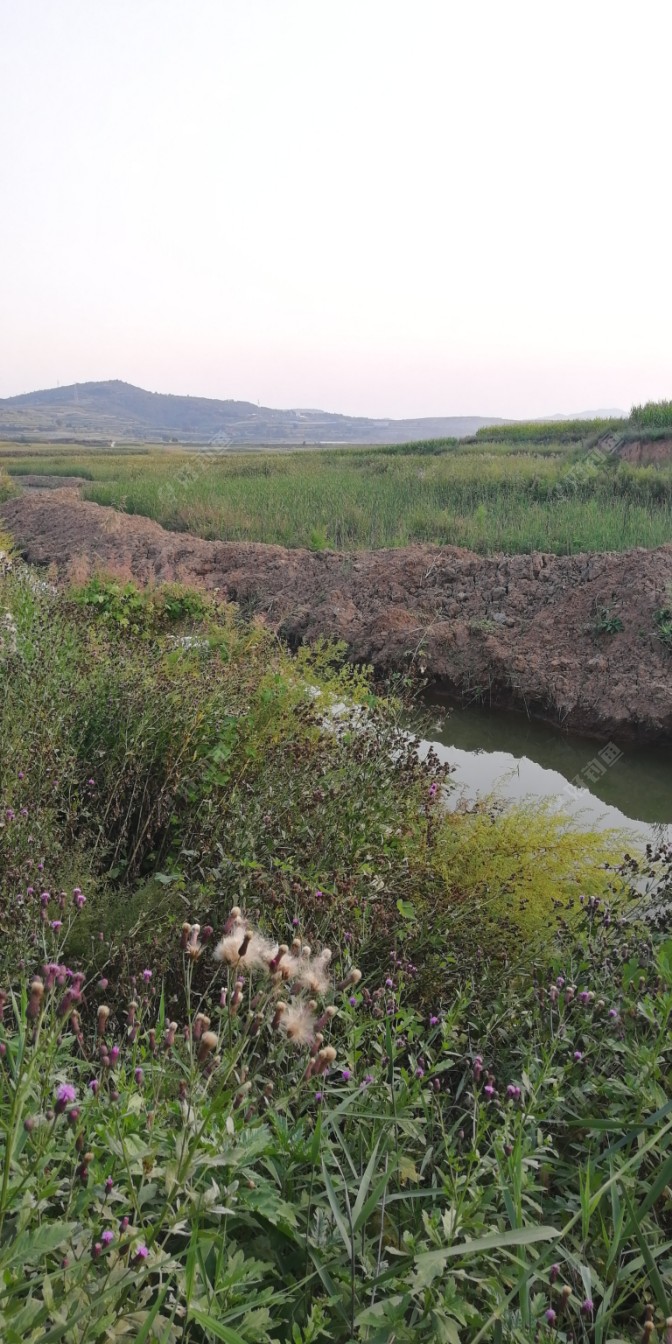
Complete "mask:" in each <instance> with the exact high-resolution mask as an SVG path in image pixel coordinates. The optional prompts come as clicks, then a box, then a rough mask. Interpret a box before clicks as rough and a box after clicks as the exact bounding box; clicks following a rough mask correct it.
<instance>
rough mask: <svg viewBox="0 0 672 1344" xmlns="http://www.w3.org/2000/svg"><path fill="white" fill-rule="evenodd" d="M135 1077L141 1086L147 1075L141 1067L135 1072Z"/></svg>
mask: <svg viewBox="0 0 672 1344" xmlns="http://www.w3.org/2000/svg"><path fill="white" fill-rule="evenodd" d="M133 1077H134V1078H135V1081H136V1083H137V1084H138V1086H139V1085H140V1084H141V1083H142V1082H143V1081H144V1077H145V1075H144V1072H143V1070H142V1069H141V1068H137V1069H136V1070H135V1073H134V1075H133Z"/></svg>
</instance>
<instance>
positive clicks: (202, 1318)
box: [188, 1307, 246, 1344]
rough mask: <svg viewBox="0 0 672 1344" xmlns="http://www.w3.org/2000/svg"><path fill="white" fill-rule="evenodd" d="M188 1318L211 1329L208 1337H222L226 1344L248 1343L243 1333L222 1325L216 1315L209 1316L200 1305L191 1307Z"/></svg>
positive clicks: (206, 1328)
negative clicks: (240, 1333)
mask: <svg viewBox="0 0 672 1344" xmlns="http://www.w3.org/2000/svg"><path fill="white" fill-rule="evenodd" d="M188 1319H189V1320H190V1321H195V1323H196V1325H202V1326H203V1328H204V1330H207V1331H209V1334H208V1338H212V1339H222V1340H224V1344H246V1341H245V1340H244V1339H243V1336H242V1335H239V1334H238V1331H237V1330H231V1329H229V1326H228V1325H222V1324H221V1321H217V1320H215V1318H214V1316H209V1315H208V1313H207V1312H206V1311H201V1310H200V1308H199V1307H191V1308H190V1310H189V1316H188Z"/></svg>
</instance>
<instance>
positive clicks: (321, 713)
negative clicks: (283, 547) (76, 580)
mask: <svg viewBox="0 0 672 1344" xmlns="http://www.w3.org/2000/svg"><path fill="white" fill-rule="evenodd" d="M1 570H2V572H1V573H0V611H1V613H2V624H1V627H0V693H1V694H2V714H1V715H0V804H1V808H0V817H1V821H0V911H1V912H2V914H1V916H0V921H1V927H2V935H3V936H2V940H1V942H0V1008H1V1010H2V1011H1V1012H0V1070H1V1071H2V1081H3V1085H2V1089H1V1091H0V1124H1V1125H2V1129H3V1134H4V1147H3V1152H2V1155H0V1270H1V1271H2V1273H1V1274H0V1326H1V1330H2V1338H3V1341H7V1344H25V1342H26V1341H28V1342H30V1341H47V1340H54V1341H56V1340H61V1339H62V1340H73V1341H77V1344H102V1341H104V1340H109V1339H111V1338H133V1339H134V1340H136V1341H156V1342H157V1344H158V1341H163V1342H164V1344H165V1342H168V1344H173V1342H174V1344H178V1341H187V1342H188V1344H206V1341H211V1340H223V1341H225V1344H259V1341H261V1344H263V1342H264V1341H267V1342H269V1344H308V1342H309V1341H317V1340H328V1341H334V1342H335V1344H348V1342H350V1341H362V1344H385V1342H387V1341H389V1340H390V1339H391V1338H392V1337H394V1338H395V1340H398V1341H408V1342H409V1344H410V1341H414V1342H415V1341H427V1344H429V1342H430V1341H435V1340H442V1341H446V1344H481V1341H486V1340H487V1341H490V1340H492V1339H498V1340H500V1341H502V1344H523V1341H527V1340H529V1339H530V1338H533V1337H534V1338H538V1339H539V1340H548V1341H553V1340H557V1339H562V1338H564V1339H567V1340H571V1341H575V1344H579V1342H580V1341H581V1342H582V1344H585V1341H586V1340H590V1341H595V1344H598V1342H601V1344H604V1341H606V1340H607V1339H617V1338H618V1339H625V1340H627V1341H633V1342H634V1341H635V1340H639V1339H640V1338H641V1337H642V1329H643V1323H644V1322H646V1321H647V1320H651V1321H652V1322H653V1324H654V1325H655V1326H656V1327H657V1328H658V1329H659V1337H660V1338H661V1339H662V1338H664V1330H665V1319H666V1316H667V1313H668V1310H669V1302H670V1298H671V1295H672V1260H671V1258H670V1254H669V1238H670V1192H669V1187H668V1182H669V1180H670V1170H671V1169H672V1155H671V1153H672V1149H671V1145H670V1137H671V1135H672V1121H671V1120H670V1118H669V1114H668V1112H669V1105H670V1103H669V1102H668V1100H667V1082H666V1080H667V1078H668V1076H669V1067H670V1039H671V1038H670V1031H669V1024H670V1015H671V1013H672V947H671V946H670V944H669V943H668V942H666V941H665V938H664V935H662V934H659V933H658V932H657V926H656V920H655V918H652V917H651V916H652V913H653V910H654V909H655V905H656V902H657V903H658V905H660V903H661V902H662V903H663V905H664V903H665V901H666V900H667V899H668V894H669V890H670V880H669V858H666V857H665V856H650V861H649V863H648V865H647V871H648V876H647V878H646V881H645V880H644V878H643V875H640V874H639V873H638V866H637V863H636V862H635V861H634V860H630V861H628V862H626V863H625V864H623V865H621V866H619V864H618V861H616V866H614V842H613V841H611V840H609V838H607V840H606V841H605V838H604V837H601V838H598V837H594V836H590V835H585V836H584V835H578V834H576V833H575V832H572V831H571V830H569V829H567V828H566V826H565V824H564V823H563V821H562V819H561V818H558V817H557V816H551V815H550V814H548V813H546V812H544V810H543V809H542V810H535V809H513V810H512V811H510V812H509V813H507V814H506V815H504V816H502V815H501V813H500V812H499V810H497V809H488V808H487V807H485V808H481V809H479V810H477V811H475V812H473V813H468V814H463V813H458V814H450V813H446V812H445V811H444V808H443V802H442V798H443V792H444V790H445V789H446V788H449V777H448V775H447V772H446V769H445V767H440V766H439V765H438V762H437V761H436V760H435V759H433V758H432V757H431V756H430V757H429V758H428V759H427V760H426V761H424V762H421V761H420V760H419V759H418V758H417V757H416V755H415V752H414V749H413V743H412V741H410V740H409V739H408V738H407V737H406V736H405V735H403V734H401V733H400V732H399V730H398V727H397V710H396V707H395V702H394V701H393V700H391V699H389V698H388V699H378V698H377V697H375V696H374V695H373V691H372V687H371V684H370V681H369V678H368V676H367V673H366V670H363V671H356V670H353V669H352V668H349V667H346V666H345V665H344V664H343V662H342V651H340V650H339V649H336V648H329V647H327V646H320V647H318V648H316V649H314V650H310V649H308V648H306V649H303V650H301V651H300V652H299V654H298V656H297V657H295V658H290V657H289V655H288V654H287V653H286V651H285V650H284V649H283V648H282V646H281V645H280V644H279V643H278V642H277V641H276V640H275V639H274V638H273V637H272V636H271V635H270V634H269V633H268V632H267V631H266V630H265V629H264V628H263V627H261V626H258V625H255V624H254V623H252V624H249V623H245V622H243V621H242V620H241V617H240V614H239V613H237V612H236V610H235V608H231V607H223V606H221V605H218V604H217V602H216V601H213V600H212V599H207V598H205V597H204V596H203V595H202V594H198V593H193V592H190V591H189V590H186V589H180V588H175V587H174V586H173V587H171V586H169V585H167V586H165V587H163V588H161V589H159V590H156V591H151V590H148V591H146V592H144V593H141V592H139V591H138V590H137V589H135V588H134V587H133V586H132V585H131V584H120V583H118V582H111V581H106V580H104V579H103V578H102V577H101V578H97V579H93V580H91V581H90V582H89V583H88V585H87V586H86V588H84V589H79V590H75V591H73V592H71V593H69V594H65V595H60V596H59V594H58V593H57V592H56V591H55V590H54V589H53V588H52V587H51V585H50V584H49V582H48V580H47V579H45V578H44V577H39V576H37V575H36V574H35V573H34V572H32V571H30V570H29V569H27V568H25V567H24V566H22V565H20V564H19V563H18V562H16V561H14V562H11V561H9V560H8V558H7V555H6V554H5V556H4V557H3V559H2V563H1ZM605 846H611V851H612V852H611V853H610V852H609V850H608V849H607V848H605ZM647 912H648V914H649V918H648V920H647V921H646V922H642V921H641V919H640V916H641V915H643V914H644V913H647ZM648 1337H649V1336H648V1334H647V1338H648Z"/></svg>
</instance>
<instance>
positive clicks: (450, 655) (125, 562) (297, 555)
mask: <svg viewBox="0 0 672 1344" xmlns="http://www.w3.org/2000/svg"><path fill="white" fill-rule="evenodd" d="M0 515H1V517H2V519H3V521H4V523H5V525H6V526H7V527H8V528H9V530H10V532H11V533H12V534H13V536H14V538H15V540H16V542H17V544H18V545H19V547H20V548H21V549H22V550H23V552H24V554H25V556H26V558H27V559H28V560H30V561H31V562H33V563H35V564H40V565H48V564H51V565H53V566H54V567H55V570H56V571H57V572H58V574H59V575H60V576H62V577H74V578H76V579H77V580H82V579H83V578H84V577H85V576H86V575H87V574H88V573H90V572H92V571H93V570H96V569H98V570H106V571H108V572H110V571H111V572H114V573H116V574H119V575H122V576H125V577H131V576H132V577H133V578H135V579H137V580H138V581H140V582H143V583H144V582H162V581H166V580H179V581H180V582H185V583H189V584H196V585H200V586H202V587H204V588H207V589H210V590H213V589H218V590H219V591H220V592H221V594H222V595H223V596H227V597H228V598H230V599H231V600H232V601H234V600H235V601H237V602H239V603H241V604H242V605H243V606H244V607H245V608H246V609H248V610H254V611H256V612H257V613H259V614H263V616H264V618H265V619H266V621H267V622H268V623H269V624H270V625H272V626H273V627H274V628H275V629H277V630H278V631H279V632H280V633H282V634H283V635H284V636H285V637H286V638H288V639H290V640H294V641H295V640H299V639H304V638H305V639H315V638H316V637H317V636H320V635H324V636H328V637H330V638H338V639H344V640H346V641H347V643H348V646H349V648H350V650H351V653H352V656H353V658H356V659H360V660H364V661H367V662H371V663H373V664H374V666H375V667H376V668H378V669H380V670H381V671H390V670H391V669H403V668H406V667H408V665H409V663H410V662H411V661H413V662H414V663H415V664H416V665H419V666H421V667H423V668H425V669H426V671H427V673H428V674H429V675H430V676H432V677H435V678H436V679H437V680H440V681H441V682H442V683H443V685H444V686H445V689H446V690H447V691H449V692H451V693H452V694H455V695H458V696H461V697H463V698H464V699H465V700H467V701H468V700H472V699H477V698H479V697H482V698H484V699H485V700H486V701H488V702H491V703H493V704H496V705H500V706H504V707H510V708H514V707H516V708H522V709H527V711H528V712H529V713H530V714H532V715H535V716H539V717H544V718H546V719H550V720H553V721H554V722H556V723H559V724H563V725H564V726H565V727H567V728H571V729H572V730H574V731H579V732H587V733H591V734H594V735H595V736H599V737H601V738H604V739H608V738H610V737H613V738H620V739H638V740H641V741H654V740H657V741H671V742H672V654H671V653H668V652H667V651H666V649H665V648H664V646H663V645H662V643H661V642H660V640H659V638H658V636H657V634H656V626H655V620H654V613H655V612H656V610H657V609H659V608H660V607H662V606H663V605H665V603H666V600H667V598H666V595H667V591H668V586H669V585H672V546H664V547H660V548H659V549H658V550H655V551H646V550H640V549H638V550H634V551H627V552H623V553H621V554H617V553H609V554H588V555H575V556H555V555H545V554H533V555H516V556H490V557H486V558H483V557H481V556H477V555H474V554H473V553H472V552H470V551H465V550H460V549H458V548H457V547H453V546H441V547H439V546H413V547H409V548H407V549H405V550H386V551H369V552H355V553H352V554H347V555H343V554H338V553H336V552H333V551H322V552H310V551H304V550H285V549H283V548H282V547H280V546H264V545H257V544H254V543H228V542H214V541H202V540H200V539H199V538H196V537H191V536H187V535H185V534H183V533H173V532H166V531H165V530H164V529H163V528H162V527H159V526H158V524H156V523H153V522H150V521H148V520H147V519H145V518H139V517H129V516H128V515H125V514H120V513H116V512H114V511H113V510H111V509H105V508H101V507H100V506H99V505H97V504H90V503H86V502H83V501H82V500H80V499H79V498H78V496H77V494H76V493H75V491H73V490H67V489H64V490H49V491H46V490H45V491H30V492H29V493H26V494H24V495H21V496H19V497H17V498H15V499H12V500H9V501H8V502H6V503H5V504H4V505H3V506H2V507H1V508H0ZM599 610H603V611H607V612H608V613H609V615H610V616H614V617H615V616H617V617H619V618H620V620H621V621H622V623H623V630H622V632H618V633H615V634H607V633H602V634H600V633H598V632H597V628H596V626H597V619H596V613H597V612H598V611H599Z"/></svg>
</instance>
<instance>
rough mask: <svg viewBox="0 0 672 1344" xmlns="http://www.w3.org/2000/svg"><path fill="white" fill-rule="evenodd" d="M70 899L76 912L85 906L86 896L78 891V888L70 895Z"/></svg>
mask: <svg viewBox="0 0 672 1344" xmlns="http://www.w3.org/2000/svg"><path fill="white" fill-rule="evenodd" d="M72 899H73V901H74V904H75V906H76V907H77V909H78V910H81V909H83V907H84V906H85V905H86V896H85V895H84V893H83V892H81V891H80V890H79V887H75V890H74V891H73V893H72Z"/></svg>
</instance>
